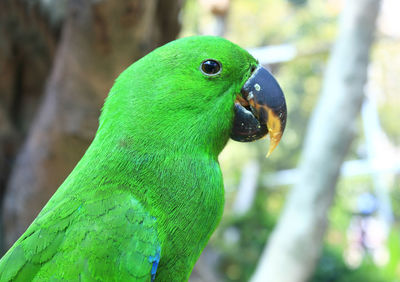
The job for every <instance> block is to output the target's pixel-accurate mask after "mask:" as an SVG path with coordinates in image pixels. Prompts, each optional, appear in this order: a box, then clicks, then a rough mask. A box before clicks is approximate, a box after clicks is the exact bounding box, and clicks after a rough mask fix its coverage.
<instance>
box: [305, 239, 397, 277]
mask: <svg viewBox="0 0 400 282" xmlns="http://www.w3.org/2000/svg"><path fill="white" fill-rule="evenodd" d="M341 253H342V250H341V249H335V248H333V247H330V246H325V248H324V250H323V252H322V255H321V257H320V259H319V262H318V265H317V269H316V271H315V274H314V276H313V277H312V279H311V281H310V282H360V281H362V282H389V281H394V280H386V278H385V277H384V275H383V274H382V272H381V270H380V269H379V268H377V267H376V266H375V265H374V264H373V263H372V262H371V261H367V262H365V263H364V264H362V266H361V267H359V268H357V269H350V268H349V267H348V266H346V264H345V263H344V262H343V259H342V255H341Z"/></svg>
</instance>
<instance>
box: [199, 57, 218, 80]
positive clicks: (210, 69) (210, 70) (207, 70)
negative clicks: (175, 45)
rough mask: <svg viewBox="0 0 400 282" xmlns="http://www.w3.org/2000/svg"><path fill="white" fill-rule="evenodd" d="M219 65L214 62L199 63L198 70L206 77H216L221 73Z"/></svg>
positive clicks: (209, 60)
mask: <svg viewBox="0 0 400 282" xmlns="http://www.w3.org/2000/svg"><path fill="white" fill-rule="evenodd" d="M221 69H222V66H221V63H220V62H218V61H216V60H211V59H208V60H205V61H204V62H202V63H201V66H200V70H201V72H202V73H204V74H205V75H208V76H213V75H217V74H219V73H220V72H221Z"/></svg>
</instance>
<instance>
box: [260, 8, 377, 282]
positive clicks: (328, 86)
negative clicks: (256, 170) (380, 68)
mask: <svg viewBox="0 0 400 282" xmlns="http://www.w3.org/2000/svg"><path fill="white" fill-rule="evenodd" d="M379 5H380V1H379V0H348V1H347V5H346V6H345V8H344V10H343V13H342V15H341V18H340V25H339V37H338V39H337V41H336V44H335V46H334V48H333V51H332V54H331V57H330V60H329V62H328V66H327V71H326V74H325V78H324V83H323V89H322V93H321V97H320V100H319V102H318V105H317V107H316V109H315V110H314V112H313V114H312V117H311V120H310V124H309V127H308V131H307V135H306V139H305V143H304V151H303V155H302V159H301V162H300V173H299V182H298V183H297V184H296V185H295V186H294V187H293V188H292V191H291V192H290V195H289V198H288V200H287V202H286V204H285V207H284V210H283V212H282V215H281V218H280V220H279V223H278V225H277V227H276V228H275V230H274V231H273V233H272V235H271V237H270V239H269V243H268V245H267V247H266V248H265V250H264V252H263V254H262V256H261V259H260V262H259V264H258V266H257V269H256V272H255V274H254V276H253V278H252V281H255V282H258V281H273V282H275V281H279V282H285V281H288V282H289V281H290V282H295V281H307V280H308V279H309V278H310V276H311V274H312V272H313V270H314V268H315V265H316V262H317V260H318V257H319V253H320V251H321V245H322V241H323V236H324V233H325V230H326V227H327V215H328V211H329V208H330V207H331V205H332V202H333V198H334V195H335V187H336V182H337V179H338V175H339V171H340V166H341V164H342V162H343V159H344V157H345V155H346V153H347V151H348V148H349V146H350V143H351V141H352V139H353V135H354V128H355V121H356V118H357V116H358V114H359V112H360V107H361V104H362V101H363V97H364V93H363V88H364V85H365V82H366V79H367V68H368V62H369V51H370V47H371V44H372V41H373V34H374V30H375V22H376V17H377V14H378V10H379Z"/></svg>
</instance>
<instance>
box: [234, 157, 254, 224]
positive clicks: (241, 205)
mask: <svg viewBox="0 0 400 282" xmlns="http://www.w3.org/2000/svg"><path fill="white" fill-rule="evenodd" d="M259 173H260V164H259V163H258V162H257V161H256V160H252V161H250V162H249V163H247V164H246V165H245V166H244V168H243V172H242V178H241V179H240V183H239V187H238V192H237V195H236V198H235V202H234V204H233V213H234V214H235V215H236V216H242V215H244V214H245V213H247V212H248V211H249V210H250V208H251V207H252V205H253V202H254V197H255V195H256V191H257V184H258V179H259Z"/></svg>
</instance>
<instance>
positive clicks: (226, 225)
mask: <svg viewBox="0 0 400 282" xmlns="http://www.w3.org/2000/svg"><path fill="white" fill-rule="evenodd" d="M268 194H269V193H268V192H267V191H266V190H259V192H258V193H257V197H256V200H255V203H254V205H253V207H252V208H251V210H250V211H249V212H248V213H247V214H245V215H244V216H242V217H234V216H227V217H226V218H225V220H224V221H223V222H222V225H221V226H220V228H219V229H218V232H217V234H216V235H217V236H216V237H217V238H216V239H215V241H214V243H215V245H217V246H218V249H219V250H220V251H221V252H222V259H221V262H220V265H219V267H220V269H221V272H222V273H223V274H224V275H225V277H224V280H226V281H248V280H249V279H250V277H251V275H252V273H253V271H254V269H255V267H256V265H257V261H258V259H259V257H260V255H261V251H262V246H264V244H265V238H268V236H269V235H270V233H271V231H272V229H273V226H274V225H275V220H276V216H274V215H273V213H272V216H271V212H270V211H269V209H270V207H269V205H268V201H267V199H268V198H269V196H268ZM232 229H234V230H236V231H238V232H239V234H240V238H239V240H238V242H235V243H231V242H229V240H227V238H226V232H230V231H232Z"/></svg>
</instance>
